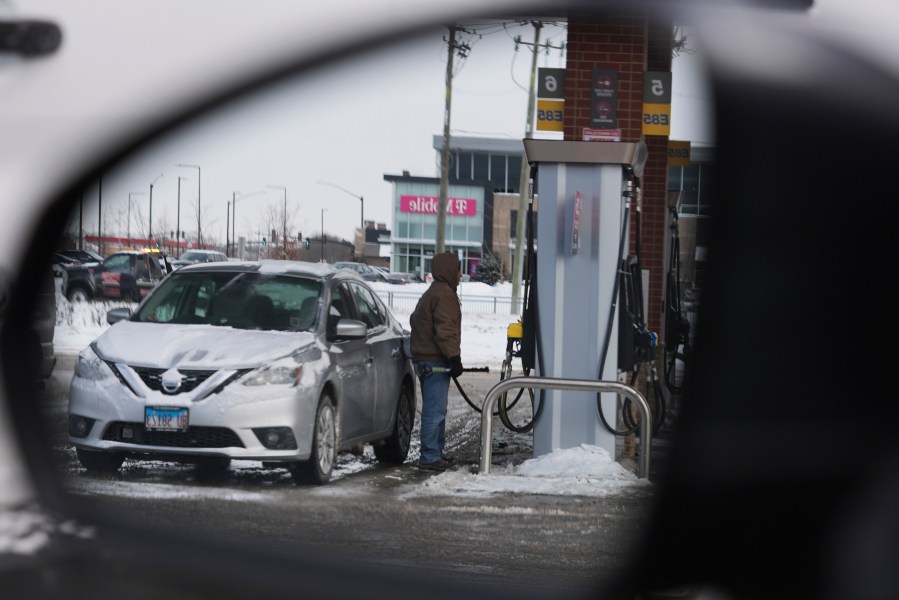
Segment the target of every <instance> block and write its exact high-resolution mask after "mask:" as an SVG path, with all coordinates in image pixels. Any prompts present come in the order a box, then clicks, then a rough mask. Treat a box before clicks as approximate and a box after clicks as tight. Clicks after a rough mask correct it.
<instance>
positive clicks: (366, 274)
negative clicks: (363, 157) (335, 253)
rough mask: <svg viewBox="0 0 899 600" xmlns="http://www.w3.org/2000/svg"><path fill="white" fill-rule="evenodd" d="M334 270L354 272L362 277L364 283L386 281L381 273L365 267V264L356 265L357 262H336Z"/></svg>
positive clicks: (369, 266) (370, 267)
mask: <svg viewBox="0 0 899 600" xmlns="http://www.w3.org/2000/svg"><path fill="white" fill-rule="evenodd" d="M334 268H335V269H350V270H351V271H355V272H357V273H359V275H361V276H362V278H363V279H364V280H366V281H380V282H384V281H387V280H386V278H385V277H384V274H383V273H381V271H379V270H378V269H376V268H374V267H372V266H371V265H367V264H365V263H357V262H349V261H343V262H336V263H334Z"/></svg>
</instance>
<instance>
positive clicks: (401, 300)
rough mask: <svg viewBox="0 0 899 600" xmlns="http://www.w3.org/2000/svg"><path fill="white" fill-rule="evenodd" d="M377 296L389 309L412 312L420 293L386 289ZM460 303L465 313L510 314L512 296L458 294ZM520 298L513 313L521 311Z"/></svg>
mask: <svg viewBox="0 0 899 600" xmlns="http://www.w3.org/2000/svg"><path fill="white" fill-rule="evenodd" d="M378 296H380V297H381V300H383V301H384V303H385V304H387V306H388V307H389V308H390V310H400V311H408V312H412V311H413V310H415V305H416V304H417V303H418V299H419V298H421V293H418V292H394V291H388V290H378ZM459 301H460V302H461V303H462V312H463V313H467V314H495V315H508V314H512V313H513V310H512V298H510V297H505V296H499V297H497V296H459ZM520 306H521V300H518V301H517V302H516V303H515V310H514V313H515V314H520V313H521V309H520Z"/></svg>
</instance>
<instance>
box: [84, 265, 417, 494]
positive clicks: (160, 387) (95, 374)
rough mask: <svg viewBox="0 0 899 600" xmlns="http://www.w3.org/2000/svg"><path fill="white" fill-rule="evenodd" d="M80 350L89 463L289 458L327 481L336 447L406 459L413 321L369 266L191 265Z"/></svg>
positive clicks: (309, 475)
mask: <svg viewBox="0 0 899 600" xmlns="http://www.w3.org/2000/svg"><path fill="white" fill-rule="evenodd" d="M108 320H109V321H110V323H113V326H111V327H110V328H109V329H108V330H107V331H106V332H104V333H103V334H102V335H101V336H100V337H98V338H97V339H96V340H95V341H94V342H93V343H92V344H91V345H90V347H88V348H85V349H84V350H83V351H82V352H81V353H80V354H79V356H78V360H77V364H76V367H75V375H74V377H73V380H72V385H71V391H70V395H69V438H70V440H71V442H72V443H73V444H74V445H75V447H76V449H77V453H78V458H79V460H80V462H81V464H82V465H83V466H84V467H85V468H86V469H87V470H88V471H114V470H117V469H118V468H119V467H120V466H121V465H122V463H123V461H124V459H125V458H134V459H154V460H160V459H161V460H175V461H187V462H196V463H200V464H206V465H213V466H215V467H219V468H227V466H228V465H229V464H230V460H231V459H249V460H261V461H263V464H264V465H268V466H287V467H288V468H289V469H290V470H291V473H292V474H293V477H294V479H295V480H296V481H298V482H311V483H318V484H321V483H325V482H327V481H328V480H329V479H330V476H331V471H332V467H333V465H334V462H335V459H336V455H337V452H338V451H340V450H343V449H350V448H353V447H357V446H359V445H360V444H366V443H370V444H372V445H373V446H374V452H375V455H376V456H377V458H378V460H380V461H383V462H387V463H401V462H403V461H404V460H405V459H406V456H407V453H408V450H409V443H410V439H411V435H412V427H413V423H414V419H415V386H414V383H413V382H414V378H413V371H412V365H411V361H410V359H409V357H408V356H407V353H406V351H405V349H404V348H405V346H406V344H404V342H405V341H407V339H408V332H406V331H404V330H403V328H402V327H401V326H400V324H399V323H398V322H397V320H396V319H395V318H394V317H393V315H391V314H390V312H389V311H388V309H387V308H386V307H385V306H384V304H383V302H381V300H380V299H379V298H378V296H377V294H375V293H374V292H373V291H372V290H371V288H369V287H368V286H367V285H366V283H365V282H364V281H363V280H362V278H361V277H359V276H358V275H356V274H355V273H352V272H350V271H347V270H335V269H334V268H332V267H330V266H328V265H319V264H313V263H303V262H291V261H262V262H252V263H249V262H248V263H235V262H229V263H211V264H199V265H193V266H187V267H184V268H182V269H179V270H178V271H176V272H175V273H173V274H171V275H170V276H169V277H167V278H166V279H165V280H164V281H163V282H162V283H161V284H160V285H159V286H158V287H157V288H156V289H155V290H153V292H152V293H151V294H150V295H149V296H148V297H147V298H146V299H145V300H144V301H143V302H142V303H141V304H140V306H138V308H137V309H136V311H135V312H134V313H133V314H132V313H131V311H130V309H127V308H119V309H113V310H111V311H110V312H109V314H108Z"/></svg>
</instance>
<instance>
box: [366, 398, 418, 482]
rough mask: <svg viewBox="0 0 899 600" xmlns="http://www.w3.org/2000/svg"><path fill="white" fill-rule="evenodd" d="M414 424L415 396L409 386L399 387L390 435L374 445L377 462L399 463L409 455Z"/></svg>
mask: <svg viewBox="0 0 899 600" xmlns="http://www.w3.org/2000/svg"><path fill="white" fill-rule="evenodd" d="M414 425H415V396H414V395H412V394H410V393H409V388H408V387H407V386H405V385H403V386H402V387H401V388H400V397H399V398H398V399H397V401H396V420H395V422H394V424H393V431H392V432H391V433H390V437H388V438H387V439H385V440H384V443H383V444H378V445H376V446H375V457H377V459H378V462H382V463H388V464H392V465H400V464H402V463H403V462H404V461H405V460H406V456H408V455H409V446H410V445H411V443H412V427H413V426H414Z"/></svg>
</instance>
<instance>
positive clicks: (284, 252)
mask: <svg viewBox="0 0 899 600" xmlns="http://www.w3.org/2000/svg"><path fill="white" fill-rule="evenodd" d="M265 187H267V188H271V189H273V190H281V191H282V192H284V218H283V219H282V222H283V228H284V231H283V233H282V234H281V258H285V259H286V258H287V188H286V187H284V186H283V185H267V186H265Z"/></svg>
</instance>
